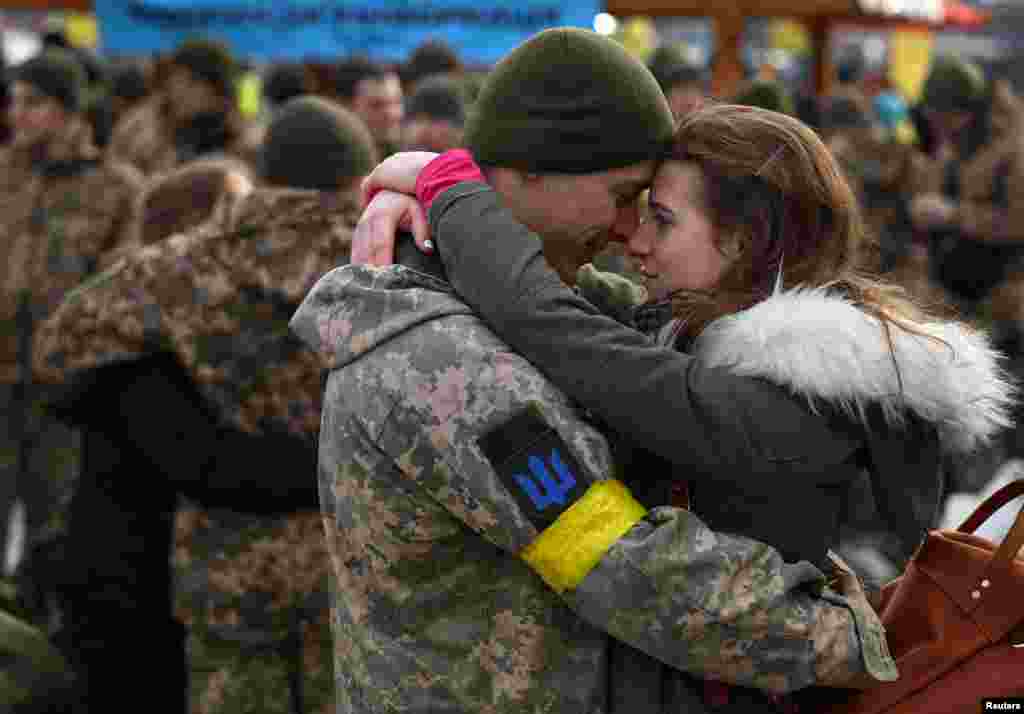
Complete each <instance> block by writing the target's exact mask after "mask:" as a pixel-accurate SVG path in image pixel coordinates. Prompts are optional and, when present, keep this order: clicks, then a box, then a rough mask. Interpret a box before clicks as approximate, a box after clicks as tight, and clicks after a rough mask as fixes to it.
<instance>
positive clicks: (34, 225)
mask: <svg viewBox="0 0 1024 714" xmlns="http://www.w3.org/2000/svg"><path fill="white" fill-rule="evenodd" d="M96 159H97V153H96V149H95V147H94V146H92V144H91V129H90V128H89V127H88V126H87V125H86V124H84V123H83V122H81V121H79V120H74V121H72V122H71V123H70V124H69V126H68V127H67V129H66V130H65V132H64V133H63V134H62V136H60V137H59V138H58V139H57V140H56V145H55V146H53V147H51V150H50V162H51V163H52V164H56V163H57V162H62V163H64V164H66V165H69V166H70V165H74V163H75V162H89V161H93V160H96ZM141 182H142V177H141V176H139V175H138V174H137V173H136V172H135V171H133V170H131V169H130V168H129V167H127V166H123V165H118V164H111V163H102V162H101V163H96V164H92V165H88V164H87V165H85V167H84V168H81V169H80V170H77V171H70V172H68V173H65V172H57V173H55V174H54V175H45V174H42V173H40V172H39V171H38V167H37V166H35V165H34V164H33V162H32V160H31V158H30V157H28V156H26V155H23V154H21V153H19V152H14V151H7V152H5V153H3V154H0V197H2V198H0V236H2V238H0V241H2V242H3V247H2V253H3V258H4V260H3V262H2V263H0V298H2V299H0V381H4V382H13V381H14V380H15V379H16V378H17V333H16V327H15V313H16V309H17V304H18V296H19V294H20V293H21V292H22V291H27V292H28V293H29V294H30V295H31V299H32V303H33V315H34V316H35V317H36V319H37V320H38V319H39V318H40V317H42V316H44V315H46V314H48V313H50V312H51V311H52V310H53V309H55V308H56V307H57V306H58V305H59V304H60V303H61V301H62V300H63V299H64V295H65V294H66V293H67V292H68V291H69V290H71V289H72V288H74V287H76V286H77V285H78V284H79V283H80V282H81V281H82V280H83V279H84V278H86V277H88V276H89V275H91V274H92V273H94V272H95V271H96V270H97V269H98V268H101V267H102V266H103V263H104V258H105V255H106V254H108V253H109V252H110V251H112V250H114V249H116V248H117V247H118V245H119V244H120V242H121V241H122V240H124V239H126V237H127V235H128V233H129V231H128V223H129V218H130V216H131V211H132V206H133V204H134V201H135V197H136V196H137V195H138V192H139V191H140V190H141Z"/></svg>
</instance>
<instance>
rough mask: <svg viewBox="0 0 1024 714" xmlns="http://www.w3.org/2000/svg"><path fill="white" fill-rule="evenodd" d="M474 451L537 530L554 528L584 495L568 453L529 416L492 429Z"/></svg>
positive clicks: (529, 412)
mask: <svg viewBox="0 0 1024 714" xmlns="http://www.w3.org/2000/svg"><path fill="white" fill-rule="evenodd" d="M477 445H479V447H480V449H481V450H482V451H483V452H484V455H485V456H486V457H487V460H488V461H490V462H491V466H493V467H494V470H495V472H497V474H498V478H499V479H501V482H502V483H503V484H504V485H505V488H507V489H508V490H509V492H510V493H512V494H513V495H514V496H515V498H516V501H517V502H518V503H519V506H520V507H521V508H522V509H523V512H524V513H525V514H526V516H527V517H528V518H529V519H530V521H531V522H532V523H533V524H534V525H535V526H536V527H537V530H541V531H542V530H544V529H545V528H547V527H548V526H550V525H551V524H552V523H554V522H555V520H556V519H557V518H558V517H559V516H560V515H561V514H562V513H563V512H564V511H565V510H566V509H567V508H568V507H569V506H571V505H572V504H573V503H575V502H576V501H577V500H579V499H580V497H581V496H583V494H584V493H586V490H587V486H588V485H589V484H588V483H586V482H585V481H584V479H583V478H582V477H581V476H582V473H583V471H582V469H580V467H579V463H577V461H576V459H575V457H574V456H573V454H572V451H571V450H570V449H569V447H568V445H567V444H566V443H565V441H564V440H563V439H562V437H561V436H559V435H558V432H557V431H555V430H554V429H552V428H551V427H550V426H549V425H548V424H547V422H545V421H544V420H543V419H542V418H541V417H540V416H538V415H537V414H536V413H534V411H533V410H530V409H525V410H523V411H522V412H520V413H518V414H516V415H515V416H514V417H512V418H511V419H509V420H508V421H507V422H505V423H504V424H502V425H500V426H497V427H495V428H494V429H492V430H491V431H489V432H487V433H486V434H484V435H483V436H481V437H480V438H479V439H477Z"/></svg>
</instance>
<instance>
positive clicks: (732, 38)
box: [605, 0, 987, 96]
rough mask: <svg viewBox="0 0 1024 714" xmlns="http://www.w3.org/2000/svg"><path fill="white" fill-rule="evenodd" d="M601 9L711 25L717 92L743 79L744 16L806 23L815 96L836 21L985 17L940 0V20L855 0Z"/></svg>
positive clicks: (750, 0) (680, 2)
mask: <svg viewBox="0 0 1024 714" xmlns="http://www.w3.org/2000/svg"><path fill="white" fill-rule="evenodd" d="M605 9H606V11H607V12H609V13H611V14H612V15H615V16H617V17H628V16H630V15H646V16H649V17H705V18H708V19H710V20H712V22H713V23H714V29H715V35H716V41H715V46H716V51H715V63H714V67H713V79H712V91H714V93H715V94H717V95H720V96H721V95H725V94H728V93H730V92H731V91H732V90H733V89H734V88H735V87H736V86H737V84H739V82H740V81H741V80H742V79H743V60H742V52H741V51H742V45H743V32H744V28H745V26H746V18H748V17H778V18H792V19H795V20H800V21H802V22H803V23H805V24H806V26H807V29H808V31H809V33H810V35H811V43H812V46H813V50H814V84H815V88H816V89H817V91H818V93H819V94H826V93H827V92H828V90H829V89H830V87H831V84H832V79H833V76H834V74H835V73H834V70H833V67H832V66H831V53H830V52H829V37H830V34H831V30H832V28H833V27H836V26H838V25H845V26H856V27H869V28H871V27H876V28H880V29H897V28H901V29H907V28H913V27H919V28H921V29H923V30H939V29H945V28H950V27H962V26H963V25H964V24H970V25H972V26H976V25H977V24H978V22H983V21H984V20H985V19H987V18H986V17H985V16H984V15H981V14H978V13H976V11H970V12H973V13H975V14H972V15H970V17H971V18H972V20H971V21H970V22H969V23H967V22H966V21H965V20H963V19H961V18H964V17H965V12H964V8H963V6H962V5H961V4H960V3H958V2H952V3H950V2H947V3H946V18H945V19H944V20H943V21H941V22H935V23H931V22H926V21H923V20H915V19H907V18H905V17H894V16H885V15H877V14H874V15H873V14H867V13H864V12H862V11H861V10H860V7H859V5H858V4H857V1H856V0H718V2H717V3H709V2H708V1H707V0H605Z"/></svg>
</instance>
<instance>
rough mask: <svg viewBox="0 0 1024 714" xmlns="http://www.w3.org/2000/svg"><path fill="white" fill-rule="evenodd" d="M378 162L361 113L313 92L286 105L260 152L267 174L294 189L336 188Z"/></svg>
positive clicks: (319, 189) (367, 170) (278, 115)
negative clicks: (359, 114)
mask: <svg viewBox="0 0 1024 714" xmlns="http://www.w3.org/2000/svg"><path fill="white" fill-rule="evenodd" d="M376 165H377V151H376V149H375V148H374V143H373V138H372V137H371V136H370V130H369V129H367V128H366V125H365V124H363V122H362V121H361V120H360V119H359V117H357V116H356V115H355V114H353V113H352V112H350V111H348V110H347V109H345V108H344V107H342V106H341V105H339V104H337V103H336V102H332V101H330V100H328V99H323V98H321V97H313V96H308V95H307V96H303V97H297V98H295V99H291V100H289V101H288V102H286V103H285V104H284V106H282V107H281V109H280V110H279V111H278V113H277V115H276V116H275V117H274V119H273V121H271V123H270V126H269V127H268V129H267V135H266V138H265V139H264V142H263V147H262V149H261V152H260V169H261V171H262V173H263V178H264V179H265V180H267V181H268V182H269V183H272V184H275V185H278V186H288V187H291V188H308V189H316V190H318V191H336V190H338V189H340V188H343V187H344V186H345V185H346V184H347V183H348V182H349V181H351V180H352V179H354V178H358V177H362V176H365V175H366V174H368V173H370V171H371V170H372V169H373V167H374V166H376Z"/></svg>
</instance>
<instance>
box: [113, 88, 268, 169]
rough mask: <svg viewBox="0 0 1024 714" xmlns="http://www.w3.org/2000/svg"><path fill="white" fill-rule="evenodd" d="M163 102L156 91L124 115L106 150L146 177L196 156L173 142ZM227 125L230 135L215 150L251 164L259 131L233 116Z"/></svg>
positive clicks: (171, 130) (257, 144)
mask: <svg viewBox="0 0 1024 714" xmlns="http://www.w3.org/2000/svg"><path fill="white" fill-rule="evenodd" d="M166 101H167V100H166V98H165V97H164V96H163V95H161V94H158V95H155V96H154V97H153V98H151V99H150V100H148V101H146V102H144V103H142V104H141V105H139V106H138V107H137V108H135V109H133V110H132V111H131V112H129V113H128V114H126V115H125V116H124V117H123V118H122V119H121V120H120V121H119V122H118V123H117V125H116V126H115V127H114V130H113V133H112V135H111V138H110V145H109V147H108V149H107V151H108V152H109V153H110V156H111V157H113V158H115V159H117V160H118V161H122V162H124V163H127V164H131V165H132V166H134V167H136V168H137V169H138V170H139V171H141V172H142V173H143V174H145V175H146V176H151V175H153V174H159V173H165V172H167V171H171V170H173V169H174V168H176V167H178V166H179V165H181V164H182V163H184V162H185V161H187V160H189V159H192V158H196V156H188V155H184V154H183V152H182V150H181V148H180V147H179V145H178V142H176V140H175V136H174V129H173V128H172V127H171V126H170V125H169V122H168V121H167V120H166V118H165V117H166V116H167V112H166V111H165V109H164V105H165V102H166ZM229 126H230V128H231V135H230V136H229V137H226V138H227V144H226V145H225V146H224V147H223V148H222V149H221V150H220V151H218V152H217V153H219V154H224V155H227V156H232V157H235V158H238V159H241V160H242V161H245V162H247V163H251V162H252V161H253V159H254V157H255V156H256V153H257V151H258V148H259V143H258V142H259V131H258V130H256V129H254V128H251V127H249V126H247V125H246V124H245V123H244V122H243V121H242V120H241V119H240V118H238V117H236V116H234V117H232V118H231V120H230V121H229Z"/></svg>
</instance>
